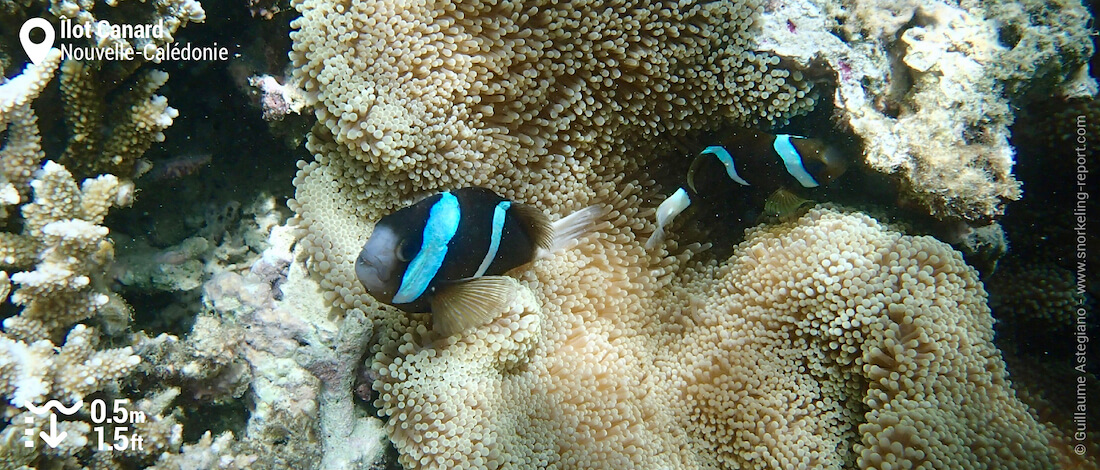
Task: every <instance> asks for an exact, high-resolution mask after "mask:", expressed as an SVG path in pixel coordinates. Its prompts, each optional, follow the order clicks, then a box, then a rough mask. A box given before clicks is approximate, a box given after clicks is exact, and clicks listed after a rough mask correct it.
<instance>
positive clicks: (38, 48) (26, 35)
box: [19, 18, 54, 65]
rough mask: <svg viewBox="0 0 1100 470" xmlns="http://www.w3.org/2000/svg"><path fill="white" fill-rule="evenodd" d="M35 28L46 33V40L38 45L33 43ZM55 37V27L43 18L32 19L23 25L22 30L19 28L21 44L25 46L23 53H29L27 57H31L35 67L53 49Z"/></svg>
mask: <svg viewBox="0 0 1100 470" xmlns="http://www.w3.org/2000/svg"><path fill="white" fill-rule="evenodd" d="M34 28H39V29H41V30H42V32H44V33H46V39H44V40H43V41H42V42H40V43H37V44H35V43H34V41H31V30H33V29H34ZM53 36H54V31H53V25H52V24H50V22H49V21H46V20H45V19H43V18H31V19H29V20H27V22H26V23H23V27H22V28H19V42H20V43H22V44H23V52H26V53H27V57H30V58H31V62H34V64H35V65H38V63H39V62H42V59H45V58H46V54H48V53H49V52H50V48H51V47H53Z"/></svg>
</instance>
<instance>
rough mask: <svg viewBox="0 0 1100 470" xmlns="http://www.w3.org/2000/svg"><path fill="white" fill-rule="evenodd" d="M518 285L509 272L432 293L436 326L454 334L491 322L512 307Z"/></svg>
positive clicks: (433, 317) (455, 284)
mask: <svg viewBox="0 0 1100 470" xmlns="http://www.w3.org/2000/svg"><path fill="white" fill-rule="evenodd" d="M518 287H519V286H518V284H517V283H516V280H515V279H512V278H510V277H508V276H484V277H479V278H474V279H468V280H463V281H457V282H454V283H450V284H448V285H447V286H445V287H443V288H441V289H439V290H438V291H436V293H435V295H434V296H433V297H432V322H433V329H434V330H435V331H436V332H438V333H439V334H440V335H442V336H450V335H453V334H457V333H461V332H463V331H466V330H467V329H470V328H473V327H477V326H481V325H484V324H486V323H489V322H491V321H493V320H494V319H495V318H496V317H498V316H500V315H501V314H503V313H504V312H506V311H507V310H508V308H509V306H510V305H511V304H512V301H513V300H514V299H515V297H516V292H517V288H518Z"/></svg>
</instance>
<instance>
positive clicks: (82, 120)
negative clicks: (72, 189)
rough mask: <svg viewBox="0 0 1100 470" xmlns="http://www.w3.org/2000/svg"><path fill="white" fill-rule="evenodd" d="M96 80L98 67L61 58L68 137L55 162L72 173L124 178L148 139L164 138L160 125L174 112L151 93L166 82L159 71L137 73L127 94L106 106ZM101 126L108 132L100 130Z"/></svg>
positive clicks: (164, 100) (149, 142) (168, 121)
mask: <svg viewBox="0 0 1100 470" xmlns="http://www.w3.org/2000/svg"><path fill="white" fill-rule="evenodd" d="M101 80H102V77H101V76H100V71H99V70H97V69H95V68H94V67H93V66H92V65H90V64H88V63H85V62H80V61H75V60H67V61H65V63H64V64H63V65H62V66H61V92H62V94H63V95H64V97H65V100H66V102H67V103H68V106H66V107H65V111H66V117H65V118H66V121H67V122H68V123H69V125H70V126H72V128H73V134H74V135H73V138H72V139H71V140H70V141H69V146H68V148H66V149H65V153H64V154H63V155H62V156H61V159H60V161H61V162H62V163H64V164H65V165H67V166H70V167H72V168H73V171H75V172H77V173H78V174H84V175H94V174H99V173H111V174H117V175H121V176H124V177H129V176H131V175H133V174H134V165H135V163H136V162H137V160H138V158H140V157H141V156H142V155H144V154H145V151H146V150H149V147H151V146H152V145H153V143H154V142H163V141H164V133H163V131H164V129H167V128H168V126H171V125H172V120H173V119H175V118H176V117H177V116H179V112H178V111H176V110H175V109H174V108H172V107H171V106H168V99H167V98H165V97H163V96H160V95H155V94H154V92H155V91H156V90H157V89H158V88H160V87H161V86H162V85H164V83H165V82H167V81H168V74H167V73H165V72H161V71H158V70H150V71H147V72H143V73H141V74H139V75H138V77H137V78H135V79H134V80H135V81H136V83H134V84H133V85H132V86H131V87H130V90H129V93H126V94H124V96H123V98H122V99H120V100H117V101H112V102H111V106H110V108H108V107H107V105H106V101H105V100H106V99H107V98H106V94H107V93H106V92H107V91H109V90H105V89H103V88H102V87H101V86H99V85H100V81H101ZM108 109H109V111H107V110H108ZM105 111H106V112H105ZM103 127H108V128H109V131H108V132H107V133H104V130H103Z"/></svg>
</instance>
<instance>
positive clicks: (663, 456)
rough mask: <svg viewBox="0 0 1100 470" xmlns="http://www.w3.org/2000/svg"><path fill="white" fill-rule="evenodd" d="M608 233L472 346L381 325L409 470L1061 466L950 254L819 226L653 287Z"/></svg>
mask: <svg viewBox="0 0 1100 470" xmlns="http://www.w3.org/2000/svg"><path fill="white" fill-rule="evenodd" d="M620 230H623V229H621V228H611V229H608V230H607V231H606V232H605V233H602V234H600V236H599V237H598V238H599V240H598V241H593V240H589V242H586V243H582V244H581V245H580V246H579V247H578V248H577V249H576V250H574V251H573V252H571V253H568V254H563V255H562V256H560V257H558V258H555V259H552V260H547V261H545V262H540V263H538V264H539V266H537V267H536V269H534V270H532V271H531V272H529V273H525V274H524V276H523V277H522V279H523V281H524V284H525V285H526V286H527V287H528V288H529V289H532V290H533V292H534V293H535V294H536V295H537V298H536V297H534V296H530V295H526V294H525V295H521V296H520V297H519V300H517V302H516V303H515V304H514V307H513V310H512V311H511V312H510V313H508V314H506V315H504V316H503V317H501V318H499V319H497V320H496V321H494V322H493V323H492V324H490V325H487V326H486V327H483V328H479V329H478V330H476V331H474V332H473V333H471V334H470V335H468V336H466V337H451V338H446V339H437V338H434V337H433V336H432V334H431V333H429V332H428V330H427V328H426V326H427V325H425V324H424V323H423V321H424V320H425V319H423V318H418V317H409V318H408V319H406V320H403V321H401V322H399V323H397V322H395V323H392V324H391V326H392V327H393V328H394V331H393V332H391V333H389V334H388V335H384V336H383V338H384V339H383V340H382V345H381V348H380V352H379V353H378V355H377V356H376V357H375V360H374V364H373V366H372V367H373V368H374V369H375V371H376V372H377V374H378V377H379V379H378V380H377V381H376V382H375V385H374V389H375V390H376V391H377V392H378V393H379V399H378V400H377V402H376V404H377V405H378V406H380V407H381V408H382V409H383V410H384V413H385V414H386V415H388V417H389V419H388V421H387V429H388V430H389V431H390V434H391V437H392V438H393V441H394V444H395V445H396V446H397V447H398V449H399V450H400V451H401V453H402V455H401V462H402V463H403V464H404V465H405V466H406V468H451V467H455V466H461V465H463V464H473V465H475V466H484V467H487V468H506V467H513V466H534V467H545V466H551V467H554V466H561V467H564V468H603V467H609V468H628V467H630V466H634V465H638V464H640V463H643V462H644V463H645V464H646V465H657V466H665V467H672V468H713V467H716V466H717V467H729V468H799V467H806V468H849V467H852V466H857V467H858V468H886V467H888V466H889V467H897V468H901V467H907V466H912V467H913V468H918V467H921V466H922V465H924V466H928V467H929V468H1049V467H1050V465H1052V464H1053V462H1054V459H1055V457H1054V456H1053V455H1052V451H1051V449H1050V448H1049V447H1048V445H1047V444H1046V442H1047V439H1048V438H1049V436H1050V435H1051V434H1050V432H1049V431H1048V430H1047V429H1046V428H1045V427H1044V425H1042V424H1039V423H1037V422H1036V420H1035V418H1034V417H1033V416H1032V415H1030V414H1029V412H1028V408H1027V407H1026V406H1025V405H1023V404H1022V403H1020V402H1019V401H1018V400H1017V399H1016V397H1015V395H1014V392H1013V391H1012V389H1011V388H1010V387H1009V385H1008V383H1007V380H1006V373H1005V369H1004V362H1003V361H1002V359H1001V358H1000V354H999V352H998V351H997V350H996V348H995V347H994V346H993V344H992V336H993V330H992V323H993V321H992V317H991V316H990V314H989V309H988V307H986V305H985V295H984V291H983V290H982V288H981V285H980V283H979V282H978V280H977V273H976V272H975V271H974V270H973V269H972V268H969V267H968V266H966V265H965V263H964V262H963V260H962V258H961V256H960V255H959V254H958V253H957V252H955V251H953V250H952V249H951V248H950V247H949V246H947V245H945V244H943V243H941V242H938V241H936V240H935V239H932V238H930V237H910V236H904V235H901V234H899V233H897V232H892V231H890V230H888V229H886V228H884V227H882V226H881V225H879V224H878V223H877V222H876V221H874V220H873V219H870V218H868V217H866V216H863V215H859V214H846V213H841V212H836V211H833V210H827V209H820V208H818V209H813V210H811V211H810V212H809V213H808V214H806V215H805V216H803V217H801V218H800V219H798V220H797V221H794V222H790V223H783V224H779V225H775V226H766V227H760V228H757V229H754V230H753V231H751V233H750V234H749V235H748V237H747V239H746V241H745V242H744V243H742V244H741V245H740V246H739V247H738V248H737V249H736V250H735V254H734V256H733V257H732V258H730V260H729V261H727V262H725V263H722V264H719V265H713V264H708V265H703V266H700V267H699V269H700V271H698V272H692V271H690V270H689V271H688V272H685V273H682V274H681V276H677V277H675V278H668V277H665V278H664V280H661V279H662V278H661V277H659V276H658V274H660V273H659V272H660V271H661V270H662V268H659V267H658V268H656V269H655V270H654V271H650V272H648V273H647V272H646V270H638V269H637V268H636V267H634V266H635V263H636V262H637V256H638V251H637V250H638V248H639V244H638V243H637V242H635V243H632V244H631V245H632V246H629V247H621V246H616V245H615V244H614V243H611V242H609V240H611V239H614V238H615V232H618V231H620ZM673 264H675V262H674V263H673ZM524 291H525V292H528V291H527V289H524ZM540 304H541V309H540V308H539V305H540ZM960 449H966V450H960ZM899 466H900V467H899Z"/></svg>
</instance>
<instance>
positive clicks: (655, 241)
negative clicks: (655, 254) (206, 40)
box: [645, 225, 665, 251]
mask: <svg viewBox="0 0 1100 470" xmlns="http://www.w3.org/2000/svg"><path fill="white" fill-rule="evenodd" d="M663 241H665V228H664V227H663V226H660V225H658V226H657V228H656V229H655V230H653V234H652V235H650V236H649V240H646V241H645V249H646V251H649V250H652V249H653V248H654V247H656V246H657V245H659V244H661V242H663Z"/></svg>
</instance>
